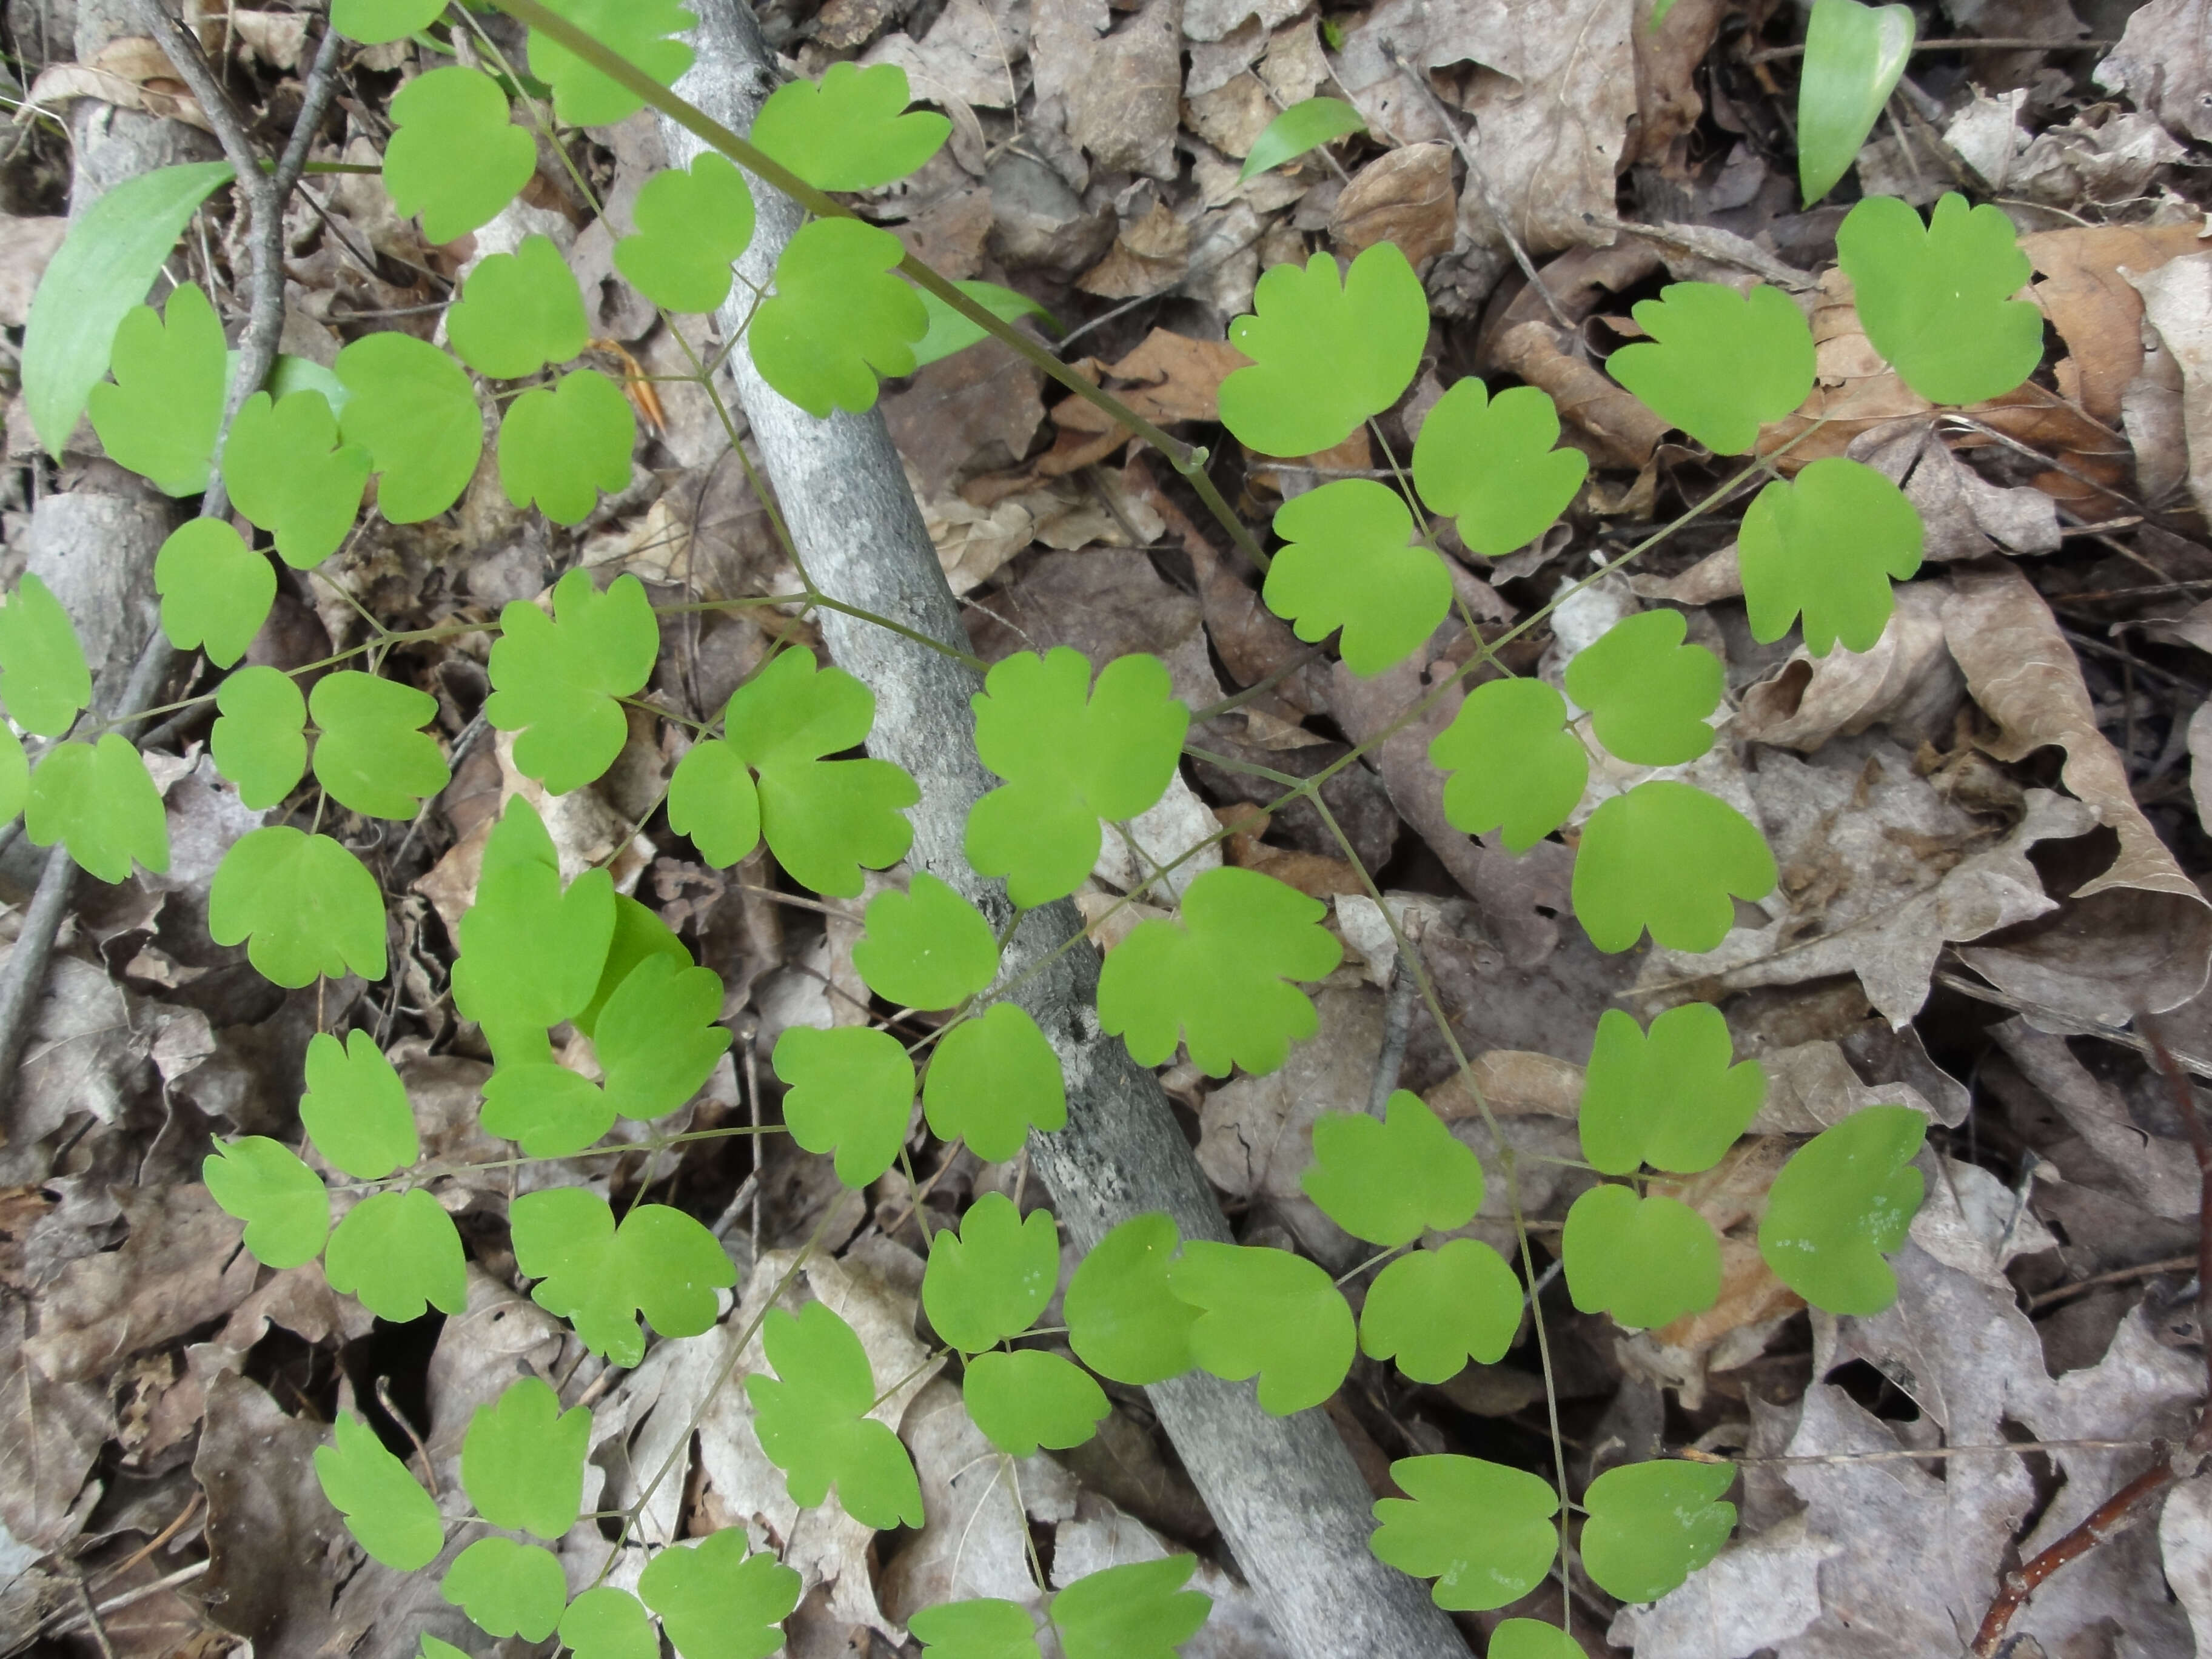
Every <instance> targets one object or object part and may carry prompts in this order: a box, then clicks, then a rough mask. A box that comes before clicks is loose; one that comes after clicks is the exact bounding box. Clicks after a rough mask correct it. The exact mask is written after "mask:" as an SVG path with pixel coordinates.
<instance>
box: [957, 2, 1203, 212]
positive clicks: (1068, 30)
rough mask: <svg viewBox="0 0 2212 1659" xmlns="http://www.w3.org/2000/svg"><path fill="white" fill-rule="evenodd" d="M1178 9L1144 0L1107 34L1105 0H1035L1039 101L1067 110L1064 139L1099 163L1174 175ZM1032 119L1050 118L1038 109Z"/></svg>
mask: <svg viewBox="0 0 2212 1659" xmlns="http://www.w3.org/2000/svg"><path fill="white" fill-rule="evenodd" d="M1178 9H1179V8H1178V4H1177V0H1151V3H1149V4H1148V5H1146V7H1145V8H1144V9H1142V10H1140V11H1137V12H1134V13H1132V14H1127V15H1123V16H1122V17H1121V18H1120V19H1119V20H1118V24H1119V26H1118V27H1114V29H1113V32H1112V33H1108V29H1109V26H1110V25H1113V24H1115V22H1116V21H1117V20H1116V19H1115V17H1114V15H1113V14H1112V13H1111V12H1110V11H1109V9H1108V6H1107V0H1039V3H1038V4H1037V6H1036V10H1035V12H1034V14H1033V15H1034V20H1035V21H1034V22H1033V24H1032V36H1031V41H1030V67H1031V68H1032V70H1034V71H1035V73H1036V94H1037V98H1038V100H1039V102H1040V104H1041V105H1042V104H1043V103H1045V102H1046V101H1048V100H1051V101H1056V102H1058V103H1059V104H1060V106H1062V107H1064V108H1065V109H1066V128H1067V137H1068V138H1069V140H1070V141H1071V142H1072V143H1075V144H1076V145H1078V146H1079V147H1080V148H1081V149H1084V150H1085V151H1086V152H1087V153H1088V154H1089V155H1090V157H1091V161H1093V162H1094V163H1095V164H1096V165H1097V166H1098V167H1108V168H1120V169H1123V170H1125V171H1127V172H1132V173H1146V174H1149V175H1150V176H1152V178H1155V179H1171V178H1173V177H1174V176H1175V172H1176V157H1175V135H1176V125H1177V123H1176V118H1177V115H1178V113H1179V106H1180V103H1181V97H1180V94H1181V93H1182V40H1181V39H1180V38H1179V36H1178V32H1177V30H1176V12H1177V10H1178ZM1038 118H1039V119H1042V120H1045V121H1048V122H1049V120H1050V117H1049V116H1048V115H1046V114H1045V113H1044V112H1043V111H1042V109H1040V111H1039V114H1038ZM993 188H994V191H995V190H996V188H997V185H996V181H995V180H994V185H993Z"/></svg>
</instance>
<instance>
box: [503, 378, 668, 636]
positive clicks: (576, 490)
mask: <svg viewBox="0 0 2212 1659" xmlns="http://www.w3.org/2000/svg"><path fill="white" fill-rule="evenodd" d="M636 442H637V416H635V415H633V414H632V413H631V412H630V407H629V398H625V397H623V394H622V392H621V391H620V390H619V389H618V388H617V386H616V385H615V383H614V382H613V381H612V380H609V379H607V377H606V376H605V375H604V374H600V373H599V371H598V370H597V369H594V368H580V369H578V370H576V371H575V372H574V374H563V375H562V377H561V378H560V379H559V380H556V382H554V384H553V387H552V390H550V391H547V390H546V389H545V388H544V387H543V386H540V387H538V389H536V390H535V391H531V392H524V393H523V394H522V395H521V396H520V398H516V399H515V400H514V401H513V403H511V404H508V405H507V418H506V419H505V420H504V421H502V422H500V428H499V482H500V487H501V489H504V490H506V491H507V500H508V501H512V502H513V503H514V504H515V506H517V507H528V506H530V505H531V504H532V502H533V501H534V502H536V503H537V506H538V511H539V512H541V513H544V515H545V516H546V517H547V518H549V519H550V520H553V522H554V523H555V524H581V523H582V522H583V521H584V520H585V519H586V518H587V517H589V516H590V514H591V511H592V507H595V506H597V505H598V504H599V495H598V493H597V492H598V491H599V490H602V489H604V490H605V491H606V492H607V494H609V495H614V494H616V493H617V492H618V491H620V490H621V489H623V487H624V486H625V485H627V484H628V483H629V456H630V451H631V449H632V448H633V447H635V445H636ZM617 580H621V578H619V577H617ZM629 580H632V581H635V580H637V579H636V578H635V577H634V576H633V577H631V578H630V579H629ZM515 603H517V604H525V603H527V601H524V600H517V601H515Z"/></svg>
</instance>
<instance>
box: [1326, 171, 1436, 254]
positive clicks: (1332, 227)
mask: <svg viewBox="0 0 2212 1659" xmlns="http://www.w3.org/2000/svg"><path fill="white" fill-rule="evenodd" d="M1458 216H1459V208H1458V204H1457V203H1456V202H1455V200H1454V198H1453V196H1452V152H1451V146H1450V145H1449V144H1407V145H1406V146H1405V147H1404V148H1403V149H1394V150H1387V151H1385V152H1384V153H1383V155H1379V156H1377V157H1376V159H1375V160H1374V161H1370V162H1369V163H1368V164H1367V165H1366V166H1365V167H1362V168H1360V169H1359V171H1358V173H1355V174H1354V175H1353V176H1352V183H1351V184H1350V185H1346V187H1345V191H1344V193H1343V194H1342V195H1341V196H1339V197H1337V198H1336V207H1335V209H1334V211H1333V212H1331V214H1330V215H1329V220H1328V234H1329V235H1330V236H1331V237H1333V238H1334V240H1335V241H1336V244H1337V246H1340V247H1341V248H1342V249H1344V251H1345V252H1347V253H1364V252H1366V251H1367V250H1368V249H1369V248H1370V247H1373V246H1375V245H1376V243H1377V242H1395V243H1396V244H1397V245H1398V251H1399V252H1401V253H1403V254H1404V255H1405V256H1406V258H1407V260H1409V261H1410V262H1411V263H1413V264H1417V265H1418V264H1420V263H1421V261H1422V260H1424V259H1429V258H1435V257H1436V256H1437V254H1439V253H1449V252H1451V246H1452V241H1453V239H1454V238H1455V235H1456V234H1457V223H1458Z"/></svg>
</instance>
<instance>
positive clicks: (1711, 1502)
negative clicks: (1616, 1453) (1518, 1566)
mask: <svg viewBox="0 0 2212 1659" xmlns="http://www.w3.org/2000/svg"><path fill="white" fill-rule="evenodd" d="M1734 1482H1735V1464H1733V1463H1692V1462H1686V1460H1683V1459H1680V1458H1673V1457H1667V1458H1659V1459H1656V1460H1655V1461H1653V1462H1646V1463H1624V1464H1622V1465H1620V1467H1619V1468H1611V1469H1607V1471H1606V1472H1605V1473H1604V1474H1601V1475H1600V1476H1598V1478H1597V1479H1596V1480H1593V1481H1591V1482H1590V1484H1589V1491H1588V1492H1584V1493H1583V1507H1585V1508H1586V1509H1588V1510H1589V1520H1588V1521H1587V1522H1584V1523H1583V1535H1582V1541H1581V1542H1582V1556H1583V1566H1584V1567H1585V1568H1586V1569H1588V1570H1589V1576H1590V1577H1591V1578H1593V1579H1595V1581H1596V1583H1597V1586H1598V1588H1599V1589H1601V1590H1603V1591H1604V1592H1605V1593H1606V1594H1607V1595H1613V1596H1618V1597H1619V1598H1620V1600H1621V1601H1657V1600H1658V1599H1659V1598H1660V1597H1661V1596H1662V1595H1666V1594H1667V1592H1668V1591H1669V1590H1671V1589H1675V1588H1676V1587H1677V1586H1679V1585H1680V1583H1682V1581H1683V1580H1685V1579H1686V1578H1687V1577H1689V1576H1690V1575H1691V1574H1692V1573H1693V1572H1695V1571H1697V1570H1698V1569H1699V1567H1702V1566H1704V1565H1705V1563H1706V1562H1708V1561H1710V1560H1711V1559H1713V1557H1715V1556H1716V1555H1718V1554H1719V1553H1721V1546H1722V1545H1723V1544H1725V1543H1727V1542H1728V1539H1729V1533H1730V1532H1731V1531H1733V1530H1734V1529H1735V1504H1724V1503H1722V1502H1721V1501H1720V1498H1721V1494H1722V1493H1723V1492H1726V1491H1727V1490H1728V1489H1729V1486H1731V1485H1733V1484H1734Z"/></svg>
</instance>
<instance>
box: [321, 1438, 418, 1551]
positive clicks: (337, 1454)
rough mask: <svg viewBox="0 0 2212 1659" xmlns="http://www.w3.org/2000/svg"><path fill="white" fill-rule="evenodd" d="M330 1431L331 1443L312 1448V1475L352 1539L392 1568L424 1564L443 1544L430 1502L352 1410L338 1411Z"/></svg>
mask: <svg viewBox="0 0 2212 1659" xmlns="http://www.w3.org/2000/svg"><path fill="white" fill-rule="evenodd" d="M331 1433H332V1434H333V1436H334V1437H335V1443H333V1444H331V1445H328V1446H318V1447H317V1448H316V1449H315V1480H316V1481H317V1482H318V1483H319V1485H320V1486H322V1489H323V1496H324V1497H325V1498H329V1499H330V1501H331V1508H332V1509H334V1510H337V1511H338V1513H339V1514H341V1515H343V1516H345V1523H346V1530H347V1531H348V1532H349V1533H351V1534H353V1536H354V1541H355V1542H356V1543H357V1544H359V1545H360V1546H361V1547H362V1549H364V1550H366V1551H367V1552H368V1555H369V1559H371V1560H374V1561H380V1562H381V1563H383V1564H384V1565H386V1566H387V1567H390V1568H392V1570H393V1571H397V1572H413V1571H416V1569H417V1568H418V1567H427V1566H428V1565H430V1563H432V1562H433V1561H435V1560H436V1559H438V1553H439V1552H440V1551H441V1550H442V1549H444V1548H445V1547H446V1528H445V1523H444V1522H441V1521H440V1520H439V1519H438V1505H437V1504H436V1502H435V1500H434V1499H433V1498H431V1496H430V1494H429V1493H428V1492H424V1491H423V1490H422V1486H421V1485H420V1484H419V1483H417V1481H416V1479H415V1477H414V1476H413V1475H411V1474H409V1473H408V1472H407V1466H406V1465H405V1464H404V1463H403V1462H400V1461H399V1460H398V1458H396V1457H394V1456H393V1455H392V1454H391V1453H390V1452H388V1451H386V1449H385V1448H384V1443H383V1442H382V1441H380V1440H379V1439H378V1438H377V1437H376V1431H375V1430H374V1429H372V1428H370V1427H369V1426H368V1424H367V1423H366V1422H364V1421H362V1419H361V1417H360V1416H359V1415H358V1414H357V1413H353V1412H340V1413H338V1416H337V1421H336V1422H334V1423H332V1424H331Z"/></svg>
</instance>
